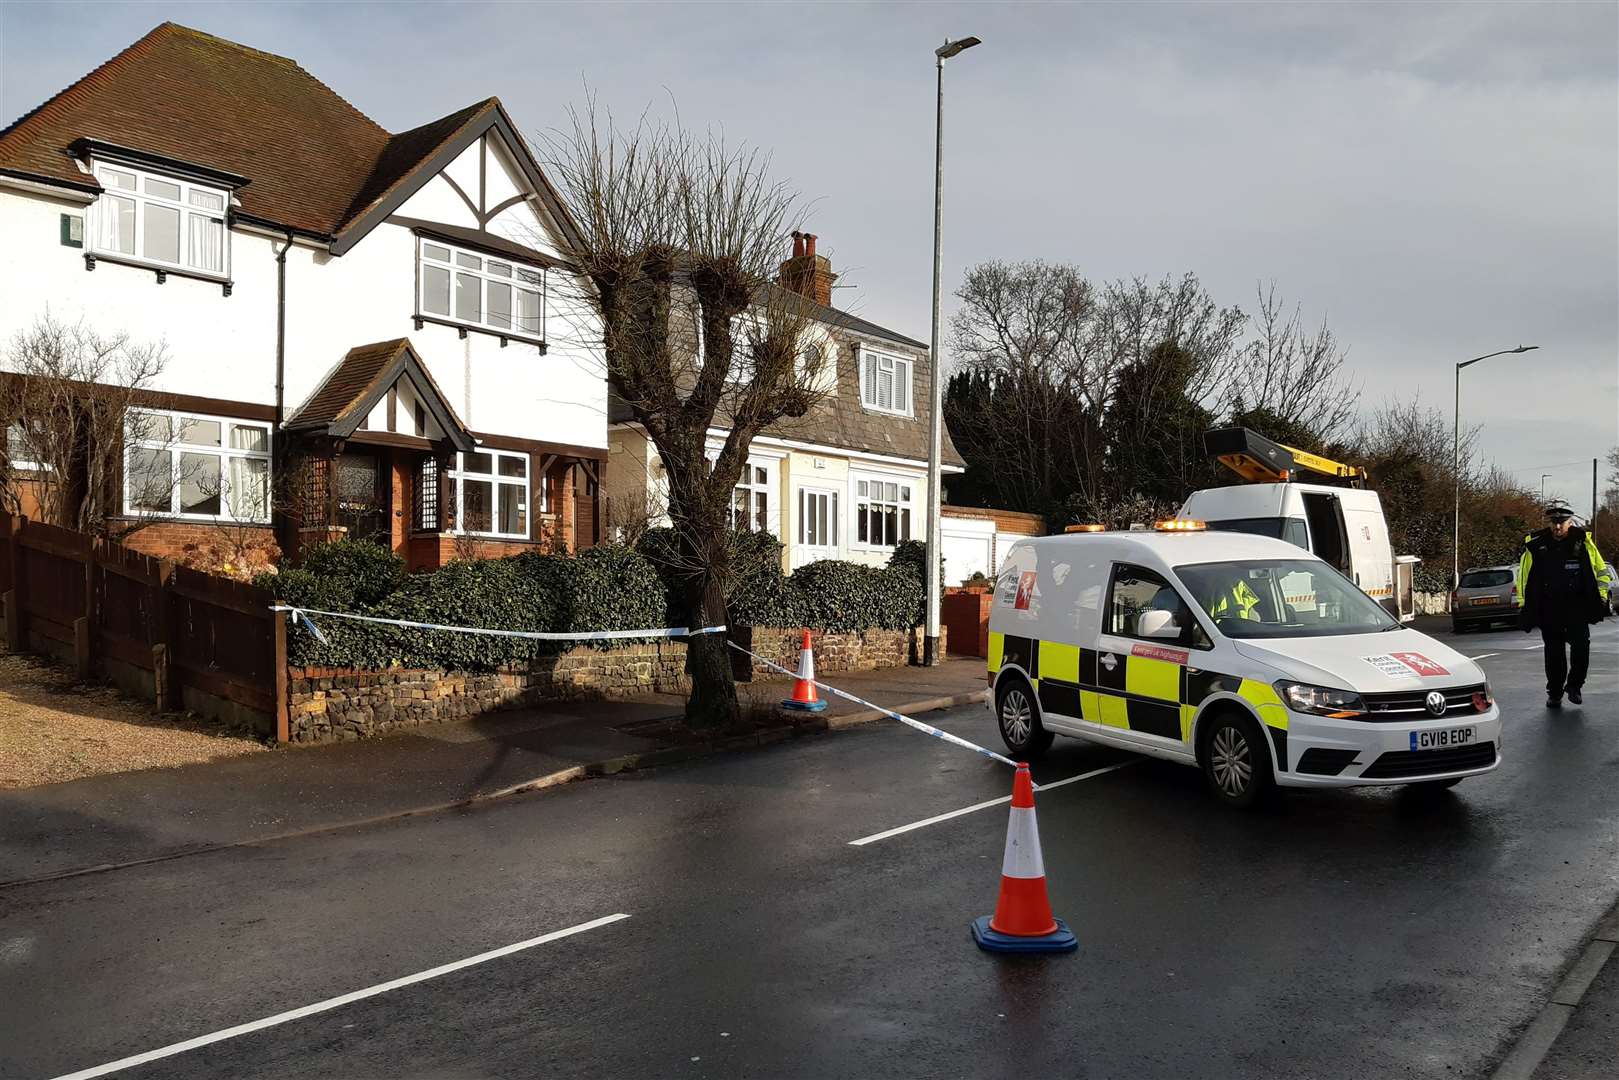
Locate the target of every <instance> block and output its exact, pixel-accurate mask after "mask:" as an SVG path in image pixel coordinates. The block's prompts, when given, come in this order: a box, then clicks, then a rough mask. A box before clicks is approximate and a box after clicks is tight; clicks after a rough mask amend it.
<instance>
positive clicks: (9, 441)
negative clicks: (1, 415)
mask: <svg viewBox="0 0 1619 1080" xmlns="http://www.w3.org/2000/svg"><path fill="white" fill-rule="evenodd" d="M29 426H30V427H33V428H34V431H35V433H36V436H37V433H38V432H39V427H38V422H37V421H31V422H30V423H29ZM37 445H38V443H37V442H36V439H34V438H30V437H29V433H28V431H27V429H26V428H24V427H23V421H21V420H13V421H12V422H11V423H10V424H8V425H6V460H7V461H9V462H10V463H11V467H12V468H13V469H15V470H16V471H18V472H52V471H54V470H53V469H52V468H51V467H50V466H49V465H45V464H42V463H40V462H38V461H35V460H34V459H33V458H34V454H35V453H36V451H35V449H34V448H35V447H36V446H37Z"/></svg>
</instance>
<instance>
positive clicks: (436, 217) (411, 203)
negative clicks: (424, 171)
mask: <svg viewBox="0 0 1619 1080" xmlns="http://www.w3.org/2000/svg"><path fill="white" fill-rule="evenodd" d="M472 149H476V147H473V148H472ZM474 190H476V189H474ZM474 198H476V196H474ZM395 213H397V214H399V215H401V216H403V217H412V218H421V219H422V220H423V221H436V222H439V223H440V224H443V225H461V226H464V227H466V228H468V229H476V228H477V227H478V216H477V215H476V214H474V213H473V212H472V208H471V207H470V206H468V205H467V203H466V200H465V199H463V198H462V197H461V195H460V193H459V192H457V191H456V190H455V188H453V187H451V186H450V182H449V181H448V180H446V179H445V178H444V175H443V174H442V173H441V174H440V175H438V176H435V177H433V178H432V179H431V180H429V181H428V182H427V183H425V184H423V185H422V186H421V189H420V190H419V191H417V192H416V194H414V195H412V196H411V197H410V198H408V199H406V200H405V202H404V205H402V206H400V208H399V209H398V210H397V211H395Z"/></svg>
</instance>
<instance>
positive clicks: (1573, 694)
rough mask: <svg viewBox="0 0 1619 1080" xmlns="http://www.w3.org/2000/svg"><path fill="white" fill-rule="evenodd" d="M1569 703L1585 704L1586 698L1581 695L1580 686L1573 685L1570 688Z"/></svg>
mask: <svg viewBox="0 0 1619 1080" xmlns="http://www.w3.org/2000/svg"><path fill="white" fill-rule="evenodd" d="M1568 703H1569V704H1570V705H1583V704H1585V699H1584V698H1582V697H1580V688H1579V687H1577V686H1571V687H1569V688H1568Z"/></svg>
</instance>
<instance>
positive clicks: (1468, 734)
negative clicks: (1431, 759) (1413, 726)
mask: <svg viewBox="0 0 1619 1080" xmlns="http://www.w3.org/2000/svg"><path fill="white" fill-rule="evenodd" d="M1474 734H1475V732H1474V730H1473V729H1472V728H1470V727H1457V728H1440V729H1438V730H1436V731H1413V732H1411V749H1413V750H1446V749H1449V748H1450V747H1452V746H1466V745H1467V744H1468V743H1470V742H1472V741H1473V735H1474Z"/></svg>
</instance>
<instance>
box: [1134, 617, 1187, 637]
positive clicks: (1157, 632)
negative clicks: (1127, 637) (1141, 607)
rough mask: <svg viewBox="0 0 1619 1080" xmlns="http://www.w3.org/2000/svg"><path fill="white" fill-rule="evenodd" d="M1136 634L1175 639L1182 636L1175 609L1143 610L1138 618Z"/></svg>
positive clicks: (1138, 635)
mask: <svg viewBox="0 0 1619 1080" xmlns="http://www.w3.org/2000/svg"><path fill="white" fill-rule="evenodd" d="M1136 636H1137V637H1144V638H1159V639H1168V640H1175V639H1178V638H1179V637H1180V636H1181V628H1180V624H1179V623H1177V622H1176V621H1175V613H1174V612H1173V611H1160V610H1153V611H1143V612H1142V613H1141V616H1140V617H1139V618H1138V619H1137V620H1136Z"/></svg>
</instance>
